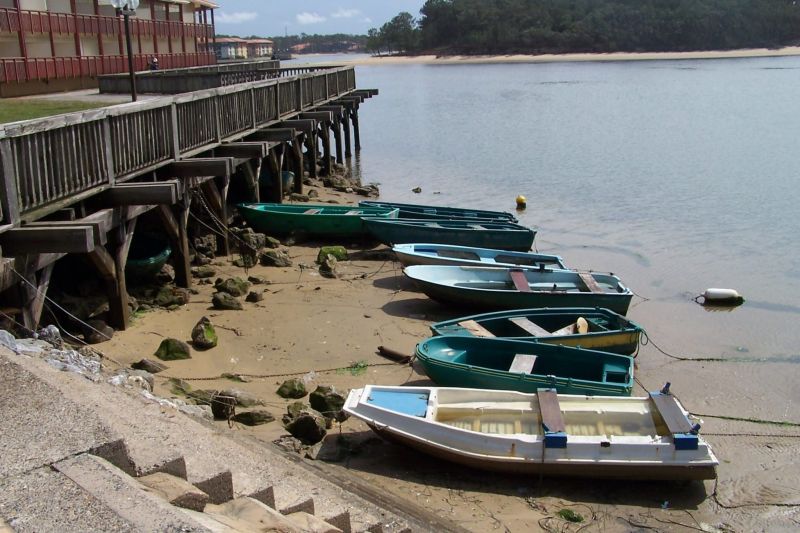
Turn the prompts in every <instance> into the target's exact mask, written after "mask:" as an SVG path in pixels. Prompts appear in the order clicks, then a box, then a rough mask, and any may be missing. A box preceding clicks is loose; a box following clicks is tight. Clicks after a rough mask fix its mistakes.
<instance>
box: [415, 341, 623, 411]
mask: <svg viewBox="0 0 800 533" xmlns="http://www.w3.org/2000/svg"><path fill="white" fill-rule="evenodd" d="M416 356H417V361H419V364H420V365H421V366H422V368H423V369H424V370H425V373H426V374H427V375H428V377H429V378H431V380H433V382H434V383H436V384H437V385H442V386H447V387H472V388H476V389H502V390H515V391H519V392H536V390H537V389H540V388H543V387H544V388H553V389H557V390H558V392H560V393H562V394H598V395H603V396H628V395H630V393H631V391H632V390H633V358H632V357H629V356H627V355H619V354H614V353H609V352H599V351H594V350H584V349H581V348H571V347H567V346H555V345H552V344H543V343H537V342H529V341H519V340H514V339H487V338H480V337H464V336H457V335H455V336H450V335H444V336H441V337H432V338H430V339H426V340H424V341H422V342H420V343H419V344H417V348H416Z"/></svg>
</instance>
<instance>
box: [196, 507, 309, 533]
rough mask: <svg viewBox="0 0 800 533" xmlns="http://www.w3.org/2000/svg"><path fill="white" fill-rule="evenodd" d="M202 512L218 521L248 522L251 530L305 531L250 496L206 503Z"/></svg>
mask: <svg viewBox="0 0 800 533" xmlns="http://www.w3.org/2000/svg"><path fill="white" fill-rule="evenodd" d="M204 514H207V515H210V516H212V517H214V518H215V519H217V520H220V521H224V520H225V519H234V520H237V521H239V522H242V523H244V524H249V528H250V530H252V531H281V532H286V533H294V532H301V531H306V530H305V529H302V528H301V527H300V525H299V524H298V523H296V522H294V521H292V520H290V519H289V518H287V517H286V516H284V515H283V514H281V513H279V512H278V511H276V510H275V509H272V508H271V507H268V506H266V505H264V504H263V503H261V502H259V501H257V500H254V499H252V498H236V499H235V500H231V501H229V502H227V503H224V504H222V505H208V506H207V507H206V510H205V511H204Z"/></svg>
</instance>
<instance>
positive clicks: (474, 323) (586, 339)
mask: <svg viewBox="0 0 800 533" xmlns="http://www.w3.org/2000/svg"><path fill="white" fill-rule="evenodd" d="M431 331H432V332H433V334H434V335H462V336H466V337H487V338H494V337H500V338H511V339H517V340H527V341H537V342H544V343H548V344H560V345H562V346H580V347H581V348H588V349H590V350H602V351H604V352H614V353H621V354H632V353H634V352H635V351H636V348H637V347H638V346H639V339H640V337H641V334H642V331H643V330H642V328H641V326H639V325H638V324H636V323H635V322H633V321H631V320H629V319H627V318H625V317H623V316H620V315H619V314H617V313H615V312H613V311H609V310H608V309H601V308H589V307H564V308H553V309H550V308H543V309H542V308H537V309H513V310H510V311H497V312H494V313H483V314H480V315H472V316H464V317H460V318H456V319H453V320H446V321H443V322H437V323H436V324H433V325H431Z"/></svg>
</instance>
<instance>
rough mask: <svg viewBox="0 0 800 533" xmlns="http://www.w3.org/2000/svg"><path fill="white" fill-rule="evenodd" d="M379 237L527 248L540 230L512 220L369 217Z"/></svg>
mask: <svg viewBox="0 0 800 533" xmlns="http://www.w3.org/2000/svg"><path fill="white" fill-rule="evenodd" d="M364 223H365V224H366V226H367V228H368V229H369V231H370V233H372V235H374V236H375V238H376V239H378V240H379V241H381V242H382V243H384V244H387V245H389V246H391V245H394V244H403V243H408V242H430V243H440V244H454V245H458V246H474V247H479V248H496V249H499V250H517V251H520V252H527V251H528V250H530V249H531V245H533V238H534V237H535V236H536V232H535V231H533V230H531V229H529V228H526V227H524V226H520V225H518V224H513V223H511V222H504V221H499V222H484V221H479V220H476V221H468V220H413V219H396V220H386V219H377V218H373V219H365V220H364Z"/></svg>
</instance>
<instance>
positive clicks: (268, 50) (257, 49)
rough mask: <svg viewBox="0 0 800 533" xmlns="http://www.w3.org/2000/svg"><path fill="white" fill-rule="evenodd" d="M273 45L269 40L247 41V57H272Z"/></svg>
mask: <svg viewBox="0 0 800 533" xmlns="http://www.w3.org/2000/svg"><path fill="white" fill-rule="evenodd" d="M272 50H273V43H272V41H270V40H269V39H247V56H248V57H270V56H272Z"/></svg>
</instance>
